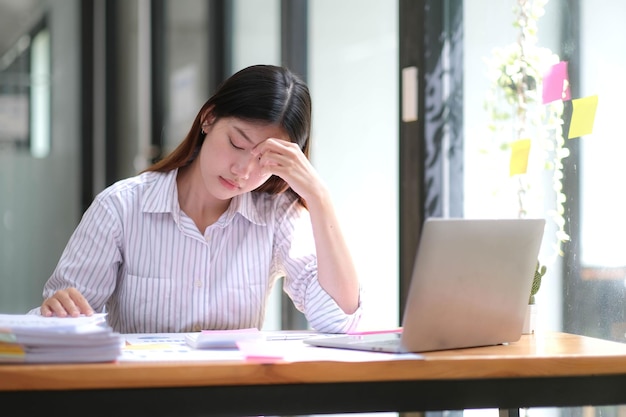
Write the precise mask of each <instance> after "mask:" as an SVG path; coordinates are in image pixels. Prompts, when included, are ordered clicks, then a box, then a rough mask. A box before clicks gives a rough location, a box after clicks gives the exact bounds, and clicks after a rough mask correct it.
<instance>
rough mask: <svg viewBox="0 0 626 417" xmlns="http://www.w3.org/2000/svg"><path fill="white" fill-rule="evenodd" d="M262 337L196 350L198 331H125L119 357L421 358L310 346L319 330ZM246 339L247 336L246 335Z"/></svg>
mask: <svg viewBox="0 0 626 417" xmlns="http://www.w3.org/2000/svg"><path fill="white" fill-rule="evenodd" d="M260 335H261V336H262V337H260V338H248V339H247V340H239V341H238V342H237V343H236V345H235V346H232V347H227V348H203V349H195V348H193V347H192V346H190V345H189V344H188V343H187V339H188V336H190V337H197V336H198V332H194V333H154V334H125V335H123V336H124V339H125V346H124V348H123V349H122V354H121V356H120V358H119V360H120V361H124V362H150V361H166V362H167V361H211V362H213V361H255V362H258V361H266V362H306V361H340V362H364V361H384V360H398V359H407V360H410V359H413V360H414V359H421V358H422V356H421V355H417V354H399V355H396V354H390V353H380V352H365V351H363V352H361V351H348V350H345V349H328V348H318V347H314V346H308V345H305V344H304V343H303V340H304V339H305V338H308V337H314V336H315V337H321V336H322V335H320V334H319V333H315V332H306V331H304V332H299V331H298V332H296V331H270V332H260ZM244 339H245V338H244Z"/></svg>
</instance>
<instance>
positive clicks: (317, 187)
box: [252, 138, 325, 202]
mask: <svg viewBox="0 0 626 417" xmlns="http://www.w3.org/2000/svg"><path fill="white" fill-rule="evenodd" d="M252 154H253V155H255V156H256V157H257V158H258V159H259V164H260V165H261V169H262V172H263V174H273V175H277V176H279V177H280V178H282V179H283V180H284V181H285V182H287V184H289V186H290V187H291V188H292V189H293V190H294V191H295V192H296V193H297V194H298V195H299V196H300V197H302V198H303V199H304V200H305V201H307V202H308V201H309V200H311V199H314V198H316V196H317V197H318V198H319V196H320V195H323V193H324V192H325V187H324V185H323V182H322V181H321V179H320V177H319V175H318V173H317V171H316V170H315V168H314V167H313V165H312V164H311V162H310V161H309V159H308V158H307V157H306V156H305V155H304V153H303V152H302V150H301V149H300V147H299V146H298V145H297V144H296V143H293V142H288V141H285V140H281V139H275V138H269V139H266V140H264V141H263V142H261V143H259V144H258V145H257V146H256V147H255V148H254V149H253V150H252Z"/></svg>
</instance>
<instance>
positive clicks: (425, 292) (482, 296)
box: [305, 218, 545, 353]
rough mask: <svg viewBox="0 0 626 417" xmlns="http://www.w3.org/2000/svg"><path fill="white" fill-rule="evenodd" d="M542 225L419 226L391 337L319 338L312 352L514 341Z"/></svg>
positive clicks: (445, 222)
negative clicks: (401, 311) (398, 325)
mask: <svg viewBox="0 0 626 417" xmlns="http://www.w3.org/2000/svg"><path fill="white" fill-rule="evenodd" d="M544 228H545V220H543V219H436V218H429V219H427V220H426V221H425V223H424V227H423V229H422V236H421V238H420V242H419V247H418V250H417V256H416V259H415V265H414V269H413V275H412V277H411V284H410V288H409V295H408V298H407V302H406V307H405V311H404V315H403V323H402V331H401V332H398V333H382V334H363V335H342V336H322V337H314V338H309V339H306V340H305V343H307V344H311V345H314V346H322V347H333V348H344V349H357V350H372V351H380V352H395V353H398V352H425V351H433V350H443V349H457V348H466V347H476V346H488V345H497V344H503V343H508V342H515V341H517V340H519V339H520V337H521V335H522V327H523V324H524V315H525V311H526V306H527V304H528V298H529V296H530V290H531V286H532V281H533V277H534V272H535V267H536V264H537V257H538V255H539V249H540V246H541V241H542V239H543V231H544Z"/></svg>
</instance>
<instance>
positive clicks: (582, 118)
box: [567, 96, 598, 139]
mask: <svg viewBox="0 0 626 417" xmlns="http://www.w3.org/2000/svg"><path fill="white" fill-rule="evenodd" d="M597 107H598V96H589V97H584V98H578V99H576V100H572V121H571V123H570V126H569V133H568V134H567V138H568V139H572V138H577V137H580V136H584V135H588V134H590V133H591V131H592V130H593V121H594V119H595V117H596V108H597Z"/></svg>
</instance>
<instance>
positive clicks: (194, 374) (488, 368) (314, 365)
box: [0, 333, 626, 391]
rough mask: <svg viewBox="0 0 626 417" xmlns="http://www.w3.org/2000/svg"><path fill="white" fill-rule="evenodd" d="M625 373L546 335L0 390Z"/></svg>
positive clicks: (67, 371)
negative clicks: (381, 355) (375, 358)
mask: <svg viewBox="0 0 626 417" xmlns="http://www.w3.org/2000/svg"><path fill="white" fill-rule="evenodd" d="M618 374H621V375H626V344H621V343H616V342H609V341H604V340H600V339H594V338H589V337H583V336H577V335H571V334H565V333H546V334H537V335H525V336H522V339H521V340H520V341H518V342H515V343H512V344H509V345H502V346H490V347H481V348H471V349H459V350H448V351H439V352H430V353H425V354H424V359H423V360H394V361H380V362H356V363H354V362H295V363H288V362H276V363H255V362H141V363H140V362H137V363H134V362H120V363H102V364H53V365H38V364H2V365H0V391H38V390H47V391H55V390H90V389H98V390H101V389H123V388H167V387H170V388H173V387H208V386H222V387H224V386H246V385H281V384H318V383H361V382H384V381H415V380H420V381H421V380H424V381H428V380H462V379H473V380H481V379H494V378H496V379H498V378H504V379H507V378H541V377H572V376H585V375H618Z"/></svg>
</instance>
